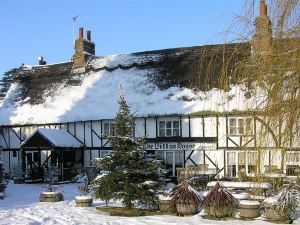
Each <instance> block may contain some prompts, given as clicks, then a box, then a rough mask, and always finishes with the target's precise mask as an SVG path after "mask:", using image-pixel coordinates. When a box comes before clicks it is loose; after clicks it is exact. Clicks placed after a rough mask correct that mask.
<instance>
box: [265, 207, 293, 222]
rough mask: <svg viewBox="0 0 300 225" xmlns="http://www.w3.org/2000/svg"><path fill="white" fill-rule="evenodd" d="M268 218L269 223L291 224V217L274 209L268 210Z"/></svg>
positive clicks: (268, 208)
mask: <svg viewBox="0 0 300 225" xmlns="http://www.w3.org/2000/svg"><path fill="white" fill-rule="evenodd" d="M266 218H267V219H268V220H269V221H274V222H277V223H278V222H280V223H289V221H290V217H289V215H286V214H284V213H282V212H280V211H278V210H275V209H272V208H270V207H267V208H266Z"/></svg>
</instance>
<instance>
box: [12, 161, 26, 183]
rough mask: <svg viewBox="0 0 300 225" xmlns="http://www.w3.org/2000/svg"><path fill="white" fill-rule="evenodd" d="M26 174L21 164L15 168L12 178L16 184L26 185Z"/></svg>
mask: <svg viewBox="0 0 300 225" xmlns="http://www.w3.org/2000/svg"><path fill="white" fill-rule="evenodd" d="M24 175H25V172H24V171H23V169H22V164H21V163H20V162H19V163H18V164H17V165H15V166H13V168H12V171H11V178H12V179H13V180H14V184H23V183H24Z"/></svg>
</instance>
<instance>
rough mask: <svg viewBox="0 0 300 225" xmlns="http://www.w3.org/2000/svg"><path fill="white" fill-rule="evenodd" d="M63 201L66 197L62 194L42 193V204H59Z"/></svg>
mask: <svg viewBox="0 0 300 225" xmlns="http://www.w3.org/2000/svg"><path fill="white" fill-rule="evenodd" d="M63 200H64V196H63V194H62V193H59V192H42V193H41V194H40V201H41V202H59V201H63Z"/></svg>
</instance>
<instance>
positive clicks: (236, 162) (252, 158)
mask: <svg viewBox="0 0 300 225" xmlns="http://www.w3.org/2000/svg"><path fill="white" fill-rule="evenodd" d="M226 156H227V162H226V163H227V167H226V168H227V176H228V177H236V175H237V173H240V172H242V173H246V174H248V173H256V172H257V168H258V153H257V152H255V151H232V152H227V155H226Z"/></svg>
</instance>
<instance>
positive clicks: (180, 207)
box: [176, 202, 198, 216]
mask: <svg viewBox="0 0 300 225" xmlns="http://www.w3.org/2000/svg"><path fill="white" fill-rule="evenodd" d="M176 209H177V212H178V214H179V215H184V216H185V215H186V216H190V215H195V214H196V213H197V212H198V207H197V206H196V205H195V204H194V203H192V202H191V203H176Z"/></svg>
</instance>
